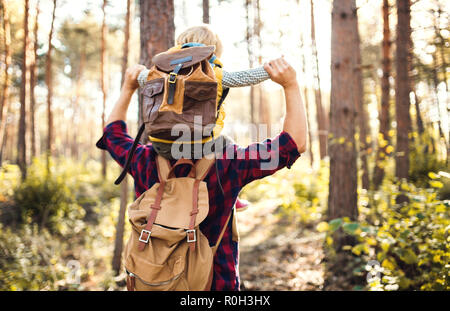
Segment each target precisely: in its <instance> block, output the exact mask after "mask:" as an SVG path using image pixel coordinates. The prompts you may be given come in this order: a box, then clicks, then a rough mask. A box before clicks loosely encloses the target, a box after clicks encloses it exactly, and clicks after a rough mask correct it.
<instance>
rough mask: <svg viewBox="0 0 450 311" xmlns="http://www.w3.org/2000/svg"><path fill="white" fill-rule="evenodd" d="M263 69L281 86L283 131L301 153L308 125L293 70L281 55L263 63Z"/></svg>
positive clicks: (304, 144)
mask: <svg viewBox="0 0 450 311" xmlns="http://www.w3.org/2000/svg"><path fill="white" fill-rule="evenodd" d="M264 69H265V70H266V71H267V72H268V73H269V76H270V78H271V79H272V81H274V82H276V83H278V84H280V85H281V86H282V87H283V90H284V95H285V98H286V115H285V117H284V124H283V131H285V132H287V133H288V134H289V135H290V136H291V137H292V139H293V140H294V141H295V143H296V145H297V149H298V152H299V153H303V152H305V150H306V143H307V140H306V134H307V131H308V126H307V122H306V113H305V108H304V106H303V102H302V98H301V95H300V88H299V86H298V83H297V78H296V73H295V70H294V68H292V66H291V65H289V63H288V62H287V61H286V60H285V59H284V58H283V57H281V58H278V59H275V60H273V61H270V62H268V63H266V64H264Z"/></svg>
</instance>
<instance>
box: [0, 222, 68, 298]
mask: <svg viewBox="0 0 450 311" xmlns="http://www.w3.org/2000/svg"><path fill="white" fill-rule="evenodd" d="M62 252H63V249H62V247H61V244H60V243H59V242H58V241H57V240H55V239H54V238H53V237H52V236H51V234H50V233H49V232H48V231H47V230H40V231H38V228H37V226H24V227H23V228H22V229H20V230H19V232H16V233H13V232H12V231H11V229H9V228H3V227H2V225H1V224H0V290H43V289H44V290H55V289H58V283H59V282H61V281H62V280H63V279H64V278H65V277H66V274H67V273H68V269H67V267H66V266H64V265H63V264H61V262H60V261H59V257H60V256H61V253H62Z"/></svg>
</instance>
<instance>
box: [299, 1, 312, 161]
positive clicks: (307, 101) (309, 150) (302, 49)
mask: <svg viewBox="0 0 450 311" xmlns="http://www.w3.org/2000/svg"><path fill="white" fill-rule="evenodd" d="M297 3H298V2H297ZM304 41H305V40H304V38H303V31H300V53H301V54H300V57H301V64H302V80H303V81H307V80H308V77H307V74H306V59H305V50H304V49H305V43H304ZM302 93H303V94H302V95H303V99H304V102H305V110H306V121H307V123H308V129H310V130H309V131H308V154H309V161H310V164H311V167H313V165H314V153H313V149H312V137H311V125H310V121H309V120H310V119H309V98H308V87H307V86H306V85H305V86H304V87H303V90H302Z"/></svg>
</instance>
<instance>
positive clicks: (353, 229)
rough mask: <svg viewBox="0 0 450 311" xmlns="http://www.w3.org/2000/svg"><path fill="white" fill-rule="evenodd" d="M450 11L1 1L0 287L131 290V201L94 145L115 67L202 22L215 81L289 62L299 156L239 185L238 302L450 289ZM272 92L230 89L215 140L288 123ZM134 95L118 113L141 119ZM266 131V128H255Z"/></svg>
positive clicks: (251, 137) (323, 3) (117, 78)
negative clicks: (224, 74) (216, 68)
mask: <svg viewBox="0 0 450 311" xmlns="http://www.w3.org/2000/svg"><path fill="white" fill-rule="evenodd" d="M449 14H450V2H449V1H446V0H370V1H369V0H278V1H269V0H202V1H200V0H190V1H187V0H134V1H133V0H123V1H111V0H80V1H68V0H0V290H2V291H26V290H33V291H40V290H45V291H124V290H126V289H127V287H126V273H125V269H124V267H123V258H122V257H123V252H124V248H125V243H126V240H127V239H128V236H129V235H130V232H131V230H132V229H131V228H130V223H129V222H128V217H127V207H128V206H129V205H130V204H131V203H132V202H133V201H134V200H135V199H136V195H135V192H134V186H133V185H134V183H133V181H132V178H131V176H128V177H127V178H126V179H125V180H124V181H123V182H122V183H121V184H120V185H119V186H117V185H115V184H114V180H115V179H116V178H117V177H118V176H119V174H120V171H121V168H120V167H119V166H118V165H117V164H116V163H115V161H114V160H113V158H112V157H111V156H110V155H109V154H108V153H107V152H106V151H104V150H100V149H98V148H97V147H96V142H97V140H98V139H99V138H100V137H101V136H102V133H103V129H104V128H105V126H106V125H107V123H106V122H107V117H108V115H109V113H110V112H111V110H112V108H113V106H114V104H115V102H116V101H117V99H118V97H119V94H120V89H121V85H122V84H123V81H124V75H125V71H126V69H127V68H128V67H130V66H132V65H135V64H141V65H144V66H146V67H147V68H150V66H151V65H152V57H153V56H154V55H156V54H158V53H160V52H164V51H166V50H168V49H169V48H171V47H173V46H174V45H175V38H176V37H177V36H178V35H179V34H180V33H181V32H182V31H184V30H185V29H186V28H188V27H191V26H195V25H202V24H208V25H210V27H211V28H212V29H214V31H215V32H216V33H217V34H218V36H219V37H220V38H221V41H222V43H223V50H224V52H223V56H222V57H221V62H222V63H223V68H224V70H227V71H239V70H246V69H249V68H257V67H260V66H262V65H263V64H264V63H266V62H268V61H270V60H271V59H274V58H277V57H280V56H282V55H283V56H284V58H285V59H286V60H287V61H288V62H289V63H290V64H291V65H292V66H293V67H294V69H295V71H296V76H297V80H298V84H299V87H300V90H301V95H302V101H303V105H304V107H305V110H306V116H307V125H308V133H307V138H308V144H307V150H306V152H305V153H303V154H302V155H301V157H300V158H299V159H298V160H297V161H296V162H295V164H294V165H293V166H292V167H291V168H290V169H287V168H284V169H282V170H280V171H278V172H277V173H275V174H273V175H271V176H269V177H266V178H263V179H260V180H257V181H255V182H252V183H250V184H248V185H246V186H245V187H244V188H243V190H242V192H241V193H240V194H239V198H240V199H241V200H245V201H248V203H249V206H248V208H247V209H246V210H245V211H242V212H239V213H237V223H238V230H239V235H240V237H239V239H240V240H239V277H240V282H241V283H240V289H241V290H244V291H260V290H270V291H273V290H275V291H278V290H280V291H415V290H420V291H447V290H450V167H449V153H450V92H449V83H450V65H449V64H450V38H449V37H450V23H449V21H450V19H449ZM284 100H285V97H284V93H283V90H282V88H281V87H280V86H279V85H277V84H276V83H274V82H273V81H270V80H267V81H264V82H262V83H260V84H257V85H254V86H247V87H241V88H233V89H232V90H230V92H229V95H228V96H227V99H226V101H225V103H224V109H225V112H226V118H225V121H224V122H225V126H224V129H223V132H224V133H226V134H227V135H229V136H230V137H232V138H233V139H234V140H235V141H236V142H237V143H238V144H239V145H242V146H246V145H248V144H249V143H251V142H256V141H263V140H264V139H266V138H269V137H273V136H275V135H277V134H278V133H279V132H280V131H281V129H282V123H283V116H284V115H285V113H286V109H285V105H284ZM142 114H143V112H142V105H141V100H140V98H139V94H138V92H136V93H135V94H134V95H133V98H132V102H131V104H130V110H129V112H128V115H127V126H128V131H129V133H130V136H132V137H134V136H135V135H136V133H137V131H138V128H139V125H140V123H141V122H142V118H143V116H142ZM260 125H263V126H264V127H265V128H266V133H265V134H261V133H259V135H255V133H254V131H252V129H253V128H254V127H255V126H260Z"/></svg>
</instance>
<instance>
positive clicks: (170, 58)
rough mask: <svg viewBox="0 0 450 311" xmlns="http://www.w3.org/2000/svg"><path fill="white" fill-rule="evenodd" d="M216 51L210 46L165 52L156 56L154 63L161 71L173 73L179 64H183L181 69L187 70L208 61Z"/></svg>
mask: <svg viewBox="0 0 450 311" xmlns="http://www.w3.org/2000/svg"><path fill="white" fill-rule="evenodd" d="M214 50H215V47H214V46H213V45H209V46H196V47H191V48H184V49H181V50H178V51H175V52H163V53H159V54H157V55H155V56H154V57H153V59H152V62H153V64H155V66H156V67H157V68H158V69H159V70H162V71H165V72H171V71H172V70H174V69H175V67H176V66H177V65H179V64H182V66H181V68H187V67H190V66H193V65H195V64H198V63H200V62H201V61H202V60H208V59H209V58H210V57H211V56H212V55H213V54H214Z"/></svg>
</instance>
